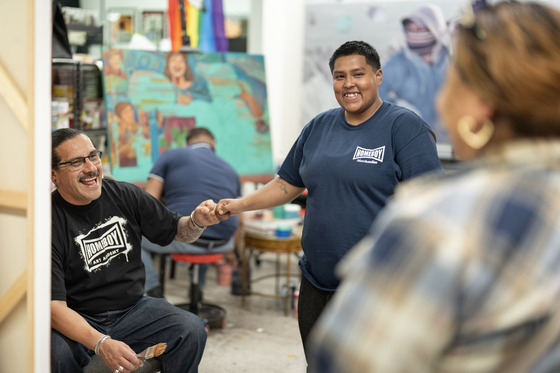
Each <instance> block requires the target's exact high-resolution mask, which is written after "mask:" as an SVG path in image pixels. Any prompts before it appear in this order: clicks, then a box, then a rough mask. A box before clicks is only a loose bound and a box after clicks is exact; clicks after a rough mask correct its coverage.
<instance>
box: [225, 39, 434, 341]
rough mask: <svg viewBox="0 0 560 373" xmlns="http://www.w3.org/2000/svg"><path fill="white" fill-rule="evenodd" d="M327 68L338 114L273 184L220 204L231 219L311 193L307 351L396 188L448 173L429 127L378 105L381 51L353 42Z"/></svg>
mask: <svg viewBox="0 0 560 373" xmlns="http://www.w3.org/2000/svg"><path fill="white" fill-rule="evenodd" d="M329 67H330V70H331V74H332V79H333V89H334V94H335V96H336V99H337V101H338V103H339V104H340V107H339V108H336V109H331V110H328V111H326V112H324V113H322V114H319V115H317V116H316V117H315V118H314V119H312V120H311V122H309V123H308V124H307V125H306V126H305V128H304V129H303V130H302V132H301V134H300V136H299V138H298V139H297V140H296V142H295V143H294V145H293V146H292V149H291V150H290V152H289V154H288V156H287V157H286V159H285V160H284V163H283V164H282V167H281V168H280V170H279V171H278V176H277V177H276V178H275V179H274V180H272V181H270V182H269V183H268V184H266V185H265V186H264V187H262V188H260V189H258V190H257V191H255V192H254V193H251V194H249V195H247V196H244V197H243V198H238V199H224V200H220V201H219V202H218V206H217V213H216V215H217V216H218V217H219V218H220V219H225V218H227V217H228V216H230V215H236V214H240V213H241V212H243V211H250V210H259V209H263V208H269V207H274V206H280V205H283V204H286V203H288V202H290V201H292V200H293V199H294V198H296V197H297V196H298V195H299V194H301V192H303V190H304V189H306V188H307V191H308V196H307V202H306V210H305V222H304V225H303V234H302V239H301V246H302V249H303V252H304V255H303V256H302V257H301V259H300V261H299V267H300V269H301V270H302V272H303V276H302V281H301V287H300V293H299V301H298V302H299V303H298V304H299V306H298V323H299V328H300V334H301V339H302V342H303V347H304V350H305V349H306V343H307V336H308V334H309V331H310V330H311V328H312V327H313V325H314V323H315V321H316V320H317V318H318V316H319V315H320V313H321V312H322V310H323V308H324V307H325V305H326V304H327V303H328V302H329V300H330V298H331V296H332V294H333V293H334V291H335V290H336V288H337V286H338V279H337V278H336V277H335V275H334V267H335V265H336V264H337V263H338V261H339V260H340V259H341V258H342V257H344V256H345V255H346V252H347V251H348V250H349V249H350V248H351V247H352V246H353V245H354V244H355V243H357V242H358V241H359V240H360V239H361V238H363V236H364V235H365V234H366V233H367V230H368V228H369V226H370V225H371V222H372V220H373V219H374V218H375V216H376V215H377V213H378V212H379V211H380V210H381V209H382V208H383V206H385V203H386V202H387V200H388V199H389V198H390V196H391V195H392V194H393V190H394V188H395V186H396V185H397V184H398V183H399V182H401V181H404V180H407V179H411V178H414V177H416V176H419V175H421V174H425V173H430V172H443V171H442V168H441V163H440V161H439V159H438V157H437V152H436V147H435V141H434V138H433V136H432V133H431V131H430V128H429V127H428V125H427V124H426V122H425V121H423V120H422V119H421V118H420V117H419V116H418V115H416V114H414V113H413V112H411V111H410V110H407V109H405V108H402V107H399V106H396V105H394V104H392V103H388V102H384V101H383V100H381V99H380V98H379V95H378V87H379V85H380V84H381V80H382V72H381V66H380V62H379V55H378V54H377V51H376V50H375V48H373V47H372V46H371V45H369V44H367V43H365V42H363V41H348V42H346V43H344V44H342V45H341V46H340V47H339V48H338V49H337V50H336V51H335V52H334V53H333V54H332V56H331V58H330V61H329Z"/></svg>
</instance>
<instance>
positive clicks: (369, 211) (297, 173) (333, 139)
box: [278, 102, 443, 290]
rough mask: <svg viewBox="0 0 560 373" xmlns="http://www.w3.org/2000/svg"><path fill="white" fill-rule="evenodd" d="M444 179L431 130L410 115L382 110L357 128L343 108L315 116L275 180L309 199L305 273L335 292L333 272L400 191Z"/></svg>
mask: <svg viewBox="0 0 560 373" xmlns="http://www.w3.org/2000/svg"><path fill="white" fill-rule="evenodd" d="M431 171H435V172H440V173H441V172H443V170H442V167H441V163H440V161H439V158H438V156H437V150H436V146H435V141H434V139H433V137H432V135H431V133H430V128H429V126H428V125H427V124H426V122H424V121H423V120H422V119H421V118H420V117H419V116H418V115H416V114H415V113H413V112H412V111H410V110H408V109H405V108H402V107H400V106H397V105H394V104H392V103H389V102H383V104H382V105H381V107H380V108H379V109H378V110H377V112H376V113H375V114H374V115H373V116H372V117H371V118H369V119H368V120H367V121H365V122H364V123H361V124H360V125H358V126H352V125H350V124H348V122H346V120H345V118H344V110H343V109H342V108H337V109H332V110H329V111H326V112H324V113H322V114H319V115H318V116H316V117H315V118H314V119H313V120H311V121H310V122H309V123H308V124H307V125H306V126H305V128H304V129H303V131H302V132H301V134H300V136H299V138H298V139H297V140H296V142H295V144H294V145H293V147H292V149H291V150H290V152H289V154H288V156H287V157H286V160H285V161H284V163H283V164H282V167H281V168H280V170H279V172H278V175H279V176H280V177H281V178H283V179H284V180H286V181H287V182H288V183H290V184H292V185H294V186H297V187H305V188H307V191H308V197H307V202H306V210H305V222H304V227H303V235H302V240H301V243H302V248H303V251H304V255H303V257H302V258H301V260H300V263H299V265H300V267H301V269H302V271H303V274H304V276H305V277H306V278H307V279H308V280H309V281H310V282H311V283H312V284H313V285H314V286H316V287H318V288H320V289H323V290H335V289H336V287H337V286H338V283H339V280H338V279H337V278H336V276H335V273H334V268H335V266H336V264H337V263H338V262H339V260H340V259H341V258H342V257H343V256H344V255H345V254H346V253H347V252H348V251H349V250H350V248H352V247H353V246H354V245H355V244H356V243H357V242H358V241H359V240H360V239H362V238H363V237H364V236H365V234H366V233H367V231H368V229H369V227H370V226H371V223H372V221H373V219H374V218H375V216H376V215H377V214H378V213H379V211H380V210H381V208H382V207H383V206H384V205H385V204H386V202H387V199H388V198H389V197H390V196H391V195H392V194H393V191H394V189H395V187H396V185H397V184H398V183H399V182H401V181H403V180H406V179H410V178H412V177H415V176H418V175H421V174H423V173H426V172H431Z"/></svg>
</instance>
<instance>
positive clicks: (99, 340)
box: [94, 334, 111, 355]
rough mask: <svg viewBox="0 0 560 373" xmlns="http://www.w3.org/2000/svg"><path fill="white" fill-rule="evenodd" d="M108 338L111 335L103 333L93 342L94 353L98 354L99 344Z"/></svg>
mask: <svg viewBox="0 0 560 373" xmlns="http://www.w3.org/2000/svg"><path fill="white" fill-rule="evenodd" d="M109 338H111V337H110V336H108V335H107V334H105V335H102V336H101V338H99V339H98V340H97V343H96V344H95V348H94V351H95V354H96V355H99V349H100V348H101V344H102V343H103V342H105V340H106V339H109Z"/></svg>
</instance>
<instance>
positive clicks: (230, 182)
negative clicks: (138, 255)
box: [149, 143, 241, 240]
mask: <svg viewBox="0 0 560 373" xmlns="http://www.w3.org/2000/svg"><path fill="white" fill-rule="evenodd" d="M149 177H155V178H157V179H159V180H161V181H162V182H163V190H164V195H165V205H166V206H167V208H168V209H170V210H171V211H174V212H177V213H179V214H181V215H183V216H188V215H190V214H191V212H192V211H193V210H194V209H195V208H196V207H197V206H198V205H199V204H200V203H202V202H204V201H206V200H208V199H211V200H213V201H214V202H216V203H217V202H218V201H219V200H220V199H224V198H236V197H239V196H240V195H241V183H240V181H239V176H238V174H237V172H236V171H235V170H234V169H233V167H232V166H230V165H229V164H228V163H227V162H226V161H224V160H223V159H222V158H220V157H218V156H217V155H216V154H215V153H214V151H213V150H212V147H211V146H210V144H207V143H196V144H193V145H190V146H187V147H185V148H177V149H171V150H168V151H166V152H165V153H163V154H162V155H160V156H159V158H158V159H157V161H156V163H155V164H154V167H153V168H152V170H151V171H150V175H149ZM237 225H238V218H237V216H232V217H231V218H230V219H228V220H224V221H222V222H220V224H215V225H210V226H208V227H207V228H206V230H205V231H204V232H203V233H202V236H201V237H202V238H205V239H214V240H226V239H229V238H231V237H232V236H233V234H234V233H235V230H236V229H237Z"/></svg>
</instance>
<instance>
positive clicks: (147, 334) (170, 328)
mask: <svg viewBox="0 0 560 373" xmlns="http://www.w3.org/2000/svg"><path fill="white" fill-rule="evenodd" d="M82 317H84V319H86V321H87V322H88V323H89V324H90V325H91V326H92V327H94V328H95V329H97V330H98V331H100V332H101V333H103V334H108V335H110V336H111V338H112V339H116V340H119V341H122V342H124V343H126V344H127V345H129V346H130V348H132V349H133V350H134V351H136V352H137V353H138V352H141V351H143V350H144V349H145V348H147V347H150V346H153V345H155V344H157V343H161V342H165V343H167V348H166V350H165V353H164V354H163V355H162V356H161V358H160V360H161V363H162V372H163V373H180V372H189V373H191V372H198V364H199V363H200V360H201V359H202V353H203V352H204V347H205V345H206V337H207V333H206V330H205V329H204V327H205V321H204V320H203V319H201V318H199V317H198V316H196V315H194V314H192V313H190V312H187V311H185V310H182V309H180V308H178V307H175V306H174V305H172V304H171V303H169V302H168V301H166V300H165V299H163V298H152V297H142V298H141V299H140V300H139V301H138V302H136V304H135V305H133V306H132V307H129V308H128V309H125V310H119V311H108V312H104V313H102V314H98V315H95V316H88V315H83V314H82ZM93 354H94V352H93V351H92V350H90V349H88V348H87V347H85V346H84V345H82V344H80V343H77V342H74V341H72V340H70V339H68V338H66V337H65V336H63V335H62V334H60V333H59V332H57V331H56V330H54V329H53V330H52V333H51V372H53V373H56V372H68V373H76V372H82V371H83V367H84V366H86V365H87V364H88V363H89V361H90V358H91V356H92V355H93Z"/></svg>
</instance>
